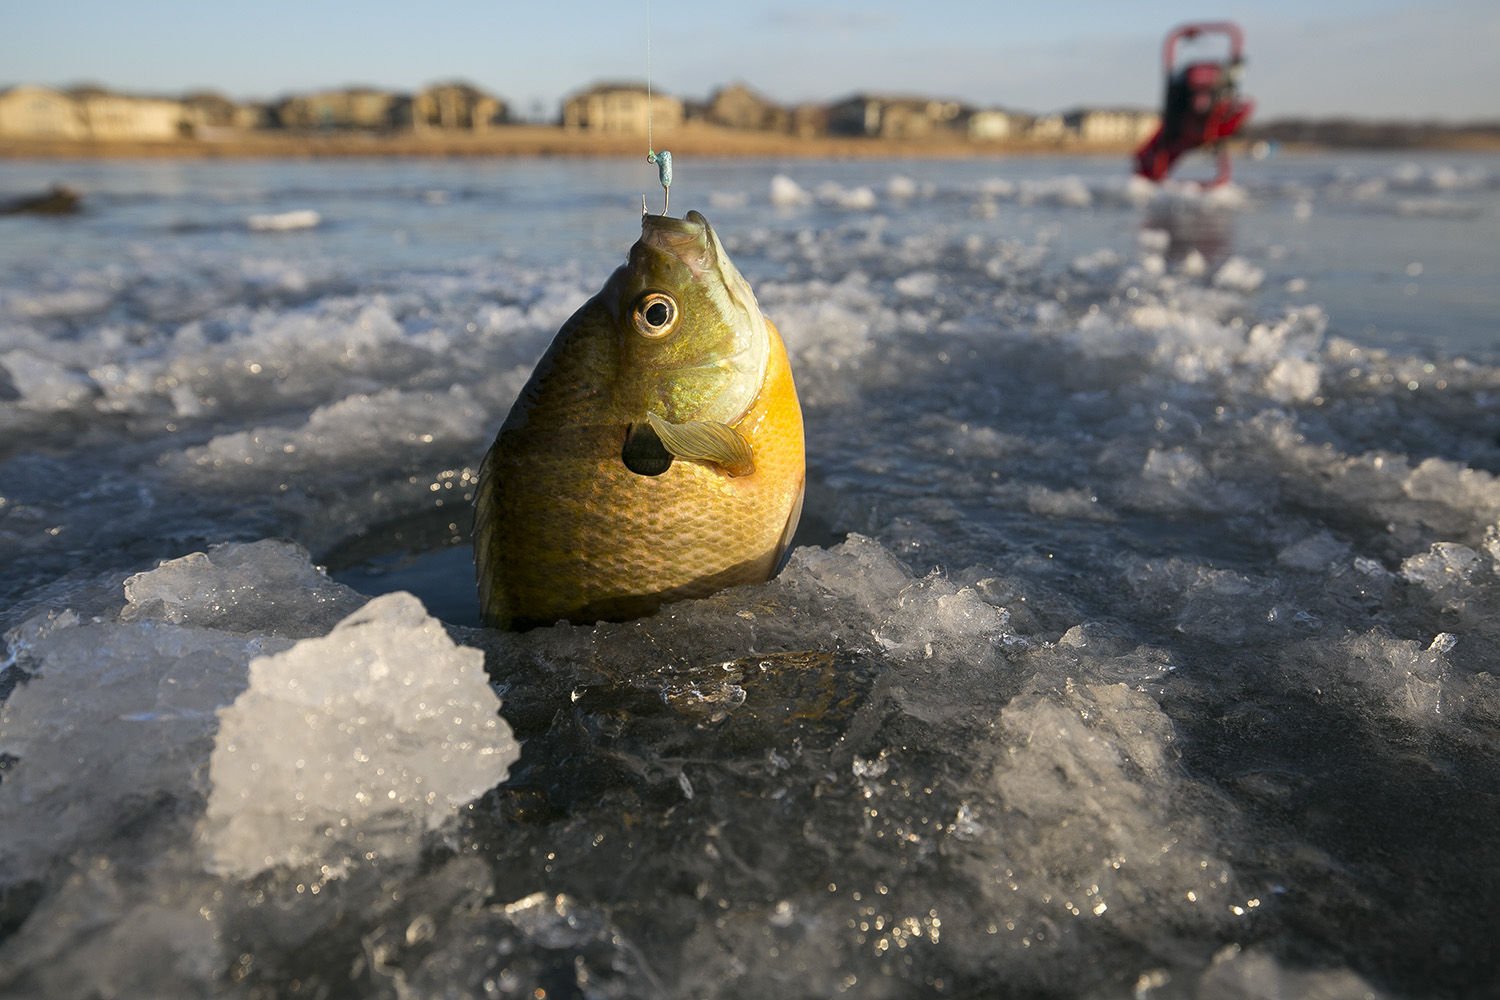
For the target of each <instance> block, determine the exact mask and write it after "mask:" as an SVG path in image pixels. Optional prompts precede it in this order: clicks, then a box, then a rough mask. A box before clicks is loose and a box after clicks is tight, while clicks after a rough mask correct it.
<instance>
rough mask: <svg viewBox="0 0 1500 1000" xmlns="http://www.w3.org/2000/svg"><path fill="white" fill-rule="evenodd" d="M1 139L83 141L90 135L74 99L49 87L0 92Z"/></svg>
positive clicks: (10, 88)
mask: <svg viewBox="0 0 1500 1000" xmlns="http://www.w3.org/2000/svg"><path fill="white" fill-rule="evenodd" d="M0 136H3V137H5V138H7V139H14V138H20V139H84V138H87V136H88V132H87V130H86V129H85V127H84V123H83V119H82V118H81V117H80V116H79V113H78V104H77V102H76V101H74V100H73V98H72V96H71V95H69V94H65V93H63V92H62V91H59V90H53V89H52V88H50V87H34V86H30V85H22V86H19V87H7V88H6V89H4V90H0Z"/></svg>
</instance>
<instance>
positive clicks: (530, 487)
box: [481, 329, 804, 626]
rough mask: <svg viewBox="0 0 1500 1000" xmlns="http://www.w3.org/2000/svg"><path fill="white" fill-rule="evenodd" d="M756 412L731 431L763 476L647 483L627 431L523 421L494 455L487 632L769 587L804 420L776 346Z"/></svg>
mask: <svg viewBox="0 0 1500 1000" xmlns="http://www.w3.org/2000/svg"><path fill="white" fill-rule="evenodd" d="M771 336H772V345H771V358H770V362H769V364H768V366H767V372H766V380H765V384H764V385H763V387H762V390H761V393H760V395H759V397H758V398H757V400H756V403H755V406H754V407H753V408H752V409H751V410H750V412H748V413H747V414H746V415H745V416H744V417H743V418H742V419H741V420H740V421H739V422H738V423H737V424H736V425H735V427H736V429H738V430H739V431H740V432H741V433H742V434H744V435H745V437H746V439H747V440H748V441H749V442H750V446H751V449H752V451H753V453H754V456H755V471H754V472H753V473H751V474H750V475H746V476H738V477H731V476H729V475H728V474H727V473H725V472H724V471H723V470H722V469H720V468H718V467H715V466H710V465H705V464H702V463H699V462H692V461H682V460H678V461H675V462H673V463H672V465H671V467H670V468H669V469H667V471H666V472H664V473H663V474H661V475H659V476H642V475H637V474H636V473H633V472H631V471H630V470H629V469H627V468H626V467H625V465H624V463H623V461H622V460H621V458H620V449H621V447H622V445H623V443H624V428H623V427H619V426H592V427H591V426H581V427H564V428H548V427H541V426H535V425H533V424H527V425H526V426H524V427H522V428H520V429H518V430H515V431H512V432H507V433H506V434H504V435H502V437H501V439H500V441H498V442H497V443H496V452H495V453H494V454H492V455H491V456H490V461H491V463H492V467H491V468H490V469H488V470H487V472H488V474H489V476H490V477H492V478H493V480H494V483H495V486H494V498H493V499H494V503H493V511H492V514H493V516H494V518H495V520H496V523H495V524H494V525H493V528H492V535H491V546H490V549H491V551H490V552H489V553H488V554H487V555H488V562H489V566H488V567H486V566H485V562H486V559H485V558H483V557H482V558H481V572H484V571H485V570H486V568H488V570H489V571H490V572H491V574H492V583H491V588H490V600H489V604H488V606H487V607H486V608H484V609H483V611H484V615H485V618H486V620H487V621H488V622H490V623H491V624H495V625H500V626H512V625H515V626H519V625H527V624H548V623H551V622H555V621H557V620H560V619H568V620H571V621H576V622H592V621H597V620H600V619H623V618H630V617H634V616H637V615H642V614H649V613H650V612H652V611H654V610H655V609H656V608H657V607H659V606H660V605H661V604H663V603H665V602H667V601H672V600H679V599H682V598H689V597H702V596H706V595H708V594H711V593H713V592H715V591H717V590H720V589H722V588H724V587H728V586H733V585H736V584H742V583H758V582H761V581H764V580H766V579H769V578H770V576H771V574H772V573H773V572H774V571H775V569H776V562H777V560H778V559H779V558H780V554H781V552H782V550H783V548H784V544H785V542H786V540H787V536H788V535H789V527H790V526H789V523H788V522H789V519H790V518H792V517H794V516H795V514H796V513H797V512H798V510H799V509H800V505H801V499H802V487H803V478H804V458H803V439H802V411H801V408H800V407H799V406H798V403H797V394H796V389H795V387H794V385H793V382H792V375H791V369H790V367H789V366H788V364H787V359H786V350H785V348H784V347H783V345H782V343H781V338H780V336H779V335H778V334H777V333H776V332H775V331H774V329H773V330H772V333H771Z"/></svg>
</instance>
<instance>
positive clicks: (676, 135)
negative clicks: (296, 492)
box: [0, 122, 1500, 160]
mask: <svg viewBox="0 0 1500 1000" xmlns="http://www.w3.org/2000/svg"><path fill="white" fill-rule="evenodd" d="M657 138H658V140H659V145H661V146H662V147H663V148H667V149H671V150H672V151H673V153H674V154H676V155H678V156H683V155H689V156H694V157H700V158H704V159H711V158H731V159H732V158H758V159H769V158H785V159H851V160H852V159H1003V158H1006V157H1016V156H1038V155H1051V156H1057V155H1069V156H1128V155H1129V154H1130V153H1131V152H1132V150H1133V148H1134V146H1133V144H1125V143H1115V144H1105V143H1086V142H1080V141H1077V140H1071V141H1070V140H1064V141H1037V140H1009V141H980V140H972V139H968V138H965V137H961V136H932V137H928V138H923V139H882V138H864V137H852V136H826V135H825V136H806V137H804V136H792V135H785V134H779V133H772V132H751V131H744V130H739V129H727V128H720V127H716V126H712V125H707V124H703V123H697V122H693V123H688V124H686V125H683V126H682V127H680V128H678V129H675V130H674V131H673V132H672V133H670V134H666V135H659V136H658V137H657ZM1248 143H1249V140H1247V141H1245V142H1240V143H1237V144H1236V146H1237V148H1240V149H1243V148H1244V147H1246V146H1247V145H1248ZM645 145H646V143H645V137H644V136H640V135H631V134H616V135H601V134H598V133H592V132H583V131H572V130H567V129H563V128H561V127H558V126H552V125H507V126H499V127H496V128H493V129H490V130H488V131H486V132H479V133H470V132H399V133H385V134H374V133H347V132H346V133H334V134H325V135H317V134H312V135H308V134H291V133H280V132H270V131H266V132H245V133H242V134H239V135H234V136H228V137H219V138H212V139H191V138H184V139H172V140H156V141H150V140H125V141H98V140H77V139H16V138H6V139H0V159H3V160H54V159H56V160H114V159H203V160H220V159H223V160H229V159H336V158H357V157H370V158H401V157H410V158H421V157H427V158H439V159H441V158H460V157H491V158H497V159H506V158H547V157H559V158H607V157H636V156H644V154H645ZM1279 145H1280V146H1281V148H1283V149H1286V150H1288V151H1294V150H1295V151H1299V152H1300V151H1317V150H1331V149H1355V148H1358V149H1364V150H1370V151H1379V150H1388V151H1392V152H1402V151H1405V152H1418V151H1424V150H1425V151H1452V152H1496V151H1500V136H1475V135H1462V136H1451V137H1444V138H1442V139H1435V140H1434V141H1430V142H1424V143H1420V144H1415V145H1412V144H1404V145H1387V146H1359V147H1355V146H1346V145H1343V144H1333V143H1329V144H1320V143H1306V142H1298V143H1280V144H1279Z"/></svg>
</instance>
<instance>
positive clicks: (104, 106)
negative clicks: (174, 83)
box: [70, 87, 184, 142]
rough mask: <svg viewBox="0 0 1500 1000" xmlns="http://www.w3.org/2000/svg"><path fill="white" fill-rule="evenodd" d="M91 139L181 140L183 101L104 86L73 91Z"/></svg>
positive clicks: (79, 88)
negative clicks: (137, 94)
mask: <svg viewBox="0 0 1500 1000" xmlns="http://www.w3.org/2000/svg"><path fill="white" fill-rule="evenodd" d="M70 93H71V94H72V96H73V100H74V101H75V102H77V105H78V113H79V114H80V115H81V116H82V118H83V126H84V130H85V132H86V133H87V135H88V137H89V138H90V139H98V140H101V141H106V142H108V141H111V140H120V139H133V140H140V139H144V140H148V141H150V140H161V139H177V138H181V137H182V135H183V124H184V123H183V108H182V102H181V101H176V100H169V99H167V98H165V97H134V96H131V95H129V94H117V93H115V92H113V91H110V90H105V89H104V88H102V87H78V88H75V89H74V90H72V91H70Z"/></svg>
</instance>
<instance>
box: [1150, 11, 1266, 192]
mask: <svg viewBox="0 0 1500 1000" xmlns="http://www.w3.org/2000/svg"><path fill="white" fill-rule="evenodd" d="M1210 34H1223V35H1227V36H1228V38H1229V58H1228V59H1226V60H1224V61H1222V62H1213V61H1202V62H1190V63H1187V64H1186V65H1184V66H1181V67H1178V66H1177V65H1176V60H1177V43H1178V42H1179V41H1181V40H1182V39H1194V38H1197V37H1199V36H1200V35H1210ZM1244 41H1245V36H1244V34H1243V33H1242V32H1241V31H1240V27H1239V25H1237V24H1234V23H1232V22H1230V21H1206V22H1203V23H1201V24H1184V25H1182V26H1181V27H1179V28H1176V29H1174V30H1173V31H1172V33H1171V34H1169V35H1167V41H1166V45H1165V46H1163V48H1162V61H1163V63H1164V64H1165V68H1166V73H1167V97H1166V103H1165V105H1164V106H1163V107H1162V112H1161V126H1160V127H1159V128H1158V129H1157V130H1156V134H1155V135H1153V136H1152V137H1151V138H1150V139H1149V140H1147V141H1146V144H1145V145H1143V146H1142V147H1141V148H1140V149H1138V150H1136V152H1135V172H1136V173H1137V174H1139V175H1140V176H1142V177H1145V178H1147V179H1148V180H1153V181H1160V180H1163V179H1164V178H1165V177H1166V176H1167V174H1168V172H1170V171H1171V169H1172V164H1173V163H1175V162H1177V159H1178V157H1180V156H1182V155H1183V154H1184V153H1187V152H1191V151H1192V150H1194V149H1198V148H1199V147H1202V146H1209V147H1212V148H1213V149H1214V151H1215V152H1216V154H1217V155H1218V159H1219V171H1218V174H1217V175H1216V176H1215V177H1214V179H1213V180H1212V181H1210V182H1209V183H1210V185H1211V186H1215V185H1219V184H1223V183H1224V182H1225V181H1227V180H1229V150H1228V149H1226V148H1225V145H1224V140H1225V139H1228V138H1229V137H1230V136H1232V135H1234V133H1235V132H1236V131H1237V130H1238V129H1239V127H1240V126H1241V125H1243V124H1245V120H1246V119H1247V118H1249V117H1250V109H1251V108H1252V107H1253V106H1254V104H1253V102H1251V101H1249V100H1241V99H1240V96H1239V91H1238V89H1237V87H1236V83H1237V81H1238V79H1239V75H1240V65H1241V63H1242V62H1243V61H1244V57H1243V55H1242V49H1243V47H1244Z"/></svg>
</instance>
